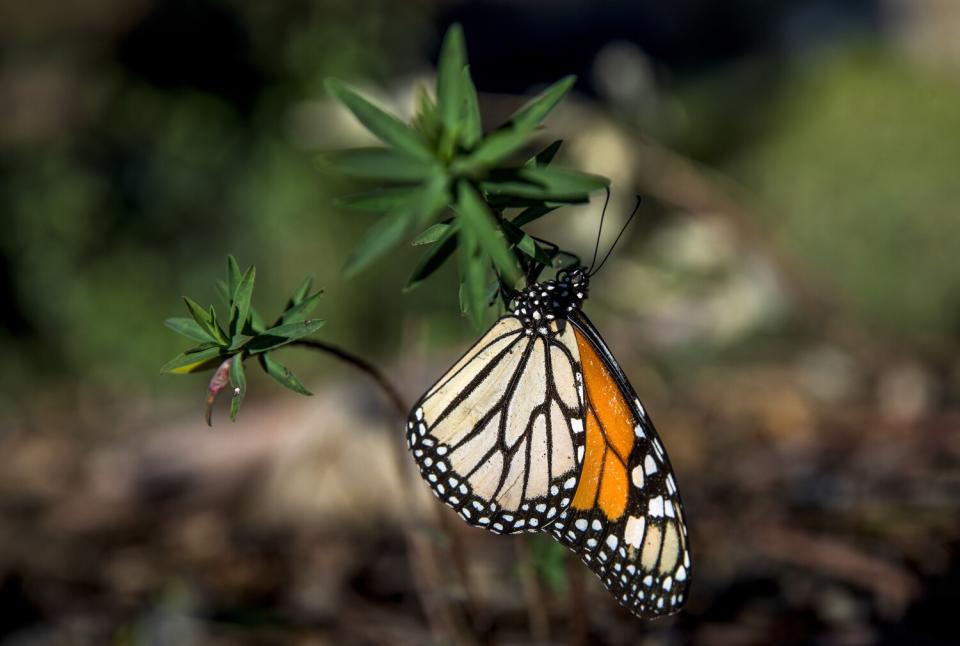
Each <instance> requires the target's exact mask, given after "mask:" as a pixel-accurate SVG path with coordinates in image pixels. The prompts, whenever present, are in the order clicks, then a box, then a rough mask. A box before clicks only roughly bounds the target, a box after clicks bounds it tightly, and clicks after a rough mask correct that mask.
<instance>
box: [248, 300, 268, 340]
mask: <svg viewBox="0 0 960 646" xmlns="http://www.w3.org/2000/svg"><path fill="white" fill-rule="evenodd" d="M266 329H267V324H266V323H265V322H264V320H263V317H262V316H260V313H259V312H257V309H256V308H255V307H251V308H250V320H249V321H247V324H246V325H245V326H244V327H243V333H244V334H246V335H247V336H256V335H258V334H260V333H261V332H263V331H264V330H266Z"/></svg>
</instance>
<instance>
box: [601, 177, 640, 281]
mask: <svg viewBox="0 0 960 646" xmlns="http://www.w3.org/2000/svg"><path fill="white" fill-rule="evenodd" d="M608 195H609V193H608ZM642 201H643V198H642V197H640V196H639V195H638V196H637V203H636V204H635V205H634V207H633V211H631V212H630V217H628V218H627V221H626V222H624V224H623V227H621V229H620V233H618V234H617V238H616V240H614V241H613V244H612V245H610V249H608V250H607V253H606V254H605V255H604V256H603V260H601V261H600V264H599V265H598V266H597V268H596V269H591V270H590V271H589V272H588V274H589V275H590V276H593V275H594V274H596V273H597V272H598V271H600V268H601V267H603V265H604V263H606V262H607V258H609V257H610V254H612V253H613V249H614V247H616V246H617V243H618V242H620V238H621V237H623V234H624V232H626V230H627V227H629V226H630V223H631V222H632V221H633V218H634V216H636V215H637V212H638V211H639V210H640V202H642ZM590 267H593V263H591V264H590Z"/></svg>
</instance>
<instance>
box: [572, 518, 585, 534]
mask: <svg viewBox="0 0 960 646" xmlns="http://www.w3.org/2000/svg"><path fill="white" fill-rule="evenodd" d="M573 525H574V527H576V528H577V529H579V530H580V531H581V532H585V531H587V519H586V518H578V519H577V522H575V523H574V524H573Z"/></svg>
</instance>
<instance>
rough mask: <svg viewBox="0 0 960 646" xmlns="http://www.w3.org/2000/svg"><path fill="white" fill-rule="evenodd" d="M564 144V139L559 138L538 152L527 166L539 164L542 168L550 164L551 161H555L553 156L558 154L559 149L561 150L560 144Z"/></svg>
mask: <svg viewBox="0 0 960 646" xmlns="http://www.w3.org/2000/svg"><path fill="white" fill-rule="evenodd" d="M562 145H563V139H557V140H556V141H555V142H553V143H552V144H550V145H549V146H547V147H546V148H544V149H543V150H541V151H540V152H538V153H537V154H536V155H534V156H533V157H531V158H530V159H529V160H528V161H527V163H526V165H527V166H537V167H540V168H545V167H547V166H549V165H550V162H552V161H553V158H554V157H556V156H557V151H559V150H560V146H562Z"/></svg>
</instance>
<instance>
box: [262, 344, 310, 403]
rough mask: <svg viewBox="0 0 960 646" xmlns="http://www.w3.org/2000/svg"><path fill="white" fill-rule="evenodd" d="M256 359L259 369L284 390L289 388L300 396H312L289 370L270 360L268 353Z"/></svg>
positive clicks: (274, 360)
mask: <svg viewBox="0 0 960 646" xmlns="http://www.w3.org/2000/svg"><path fill="white" fill-rule="evenodd" d="M257 359H259V360H260V367H261V368H263V371H264V372H265V373H267V374H268V375H270V376H271V377H272V378H273V380H274V381H276V382H277V383H278V384H280V385H281V386H283V387H284V388H289V389H290V390H292V391H293V392H295V393H300V394H301V395H313V393H312V392H310V391H309V390H307V389H306V387H305V386H304V385H303V383H301V381H300V380H299V379H297V376H296V375H295V374H293V373H292V372H290V369H289V368H287V367H286V366H285V365H283V364H282V363H280V362H279V361H277V360H276V359H274V358H272V357H271V355H270V354H269V353H264V354H261V355H258V356H257Z"/></svg>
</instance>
